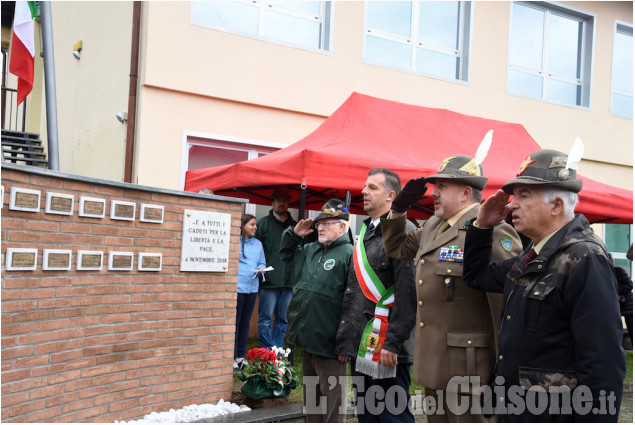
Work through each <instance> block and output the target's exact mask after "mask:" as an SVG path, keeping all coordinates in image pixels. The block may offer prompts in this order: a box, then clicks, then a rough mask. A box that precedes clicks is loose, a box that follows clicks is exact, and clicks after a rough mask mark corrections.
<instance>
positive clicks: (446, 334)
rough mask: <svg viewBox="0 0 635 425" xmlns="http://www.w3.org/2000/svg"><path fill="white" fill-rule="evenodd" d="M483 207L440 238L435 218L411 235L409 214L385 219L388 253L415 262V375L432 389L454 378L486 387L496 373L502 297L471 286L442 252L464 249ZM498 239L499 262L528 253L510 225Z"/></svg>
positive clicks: (496, 230) (497, 234)
mask: <svg viewBox="0 0 635 425" xmlns="http://www.w3.org/2000/svg"><path fill="white" fill-rule="evenodd" d="M479 209H480V205H474V207H473V208H470V209H469V210H468V211H466V212H465V213H464V214H463V216H461V218H460V219H459V220H458V221H457V222H456V223H454V225H453V226H451V227H450V228H448V229H447V230H446V231H445V232H443V233H442V234H441V235H440V236H439V237H436V234H437V230H438V228H439V227H440V225H441V223H442V220H441V219H439V218H438V217H435V216H432V217H431V218H430V219H429V220H428V221H427V222H425V223H424V225H423V226H422V227H421V228H419V229H414V230H412V231H410V232H408V233H406V231H405V229H406V217H405V216H401V217H396V218H392V219H382V220H381V227H382V229H383V236H384V247H385V249H386V254H388V255H389V256H390V257H393V258H399V259H404V260H405V259H410V260H414V262H415V285H416V288H417V321H416V323H415V361H414V367H413V369H412V374H413V376H414V378H415V379H416V381H417V383H418V384H419V385H423V386H425V387H426V388H431V389H443V390H445V389H446V386H447V384H448V382H449V381H450V379H452V378H453V377H454V376H479V377H480V380H481V381H480V383H481V384H482V385H486V384H487V383H488V382H489V381H490V379H491V378H492V375H493V371H494V364H495V361H496V329H497V328H498V323H499V320H500V319H499V317H500V310H501V303H502V297H501V296H500V294H489V293H485V292H482V291H478V290H474V289H471V288H468V287H467V285H465V284H464V283H463V262H462V261H458V260H457V259H452V257H450V258H448V257H445V254H444V253H443V252H442V248H448V250H452V249H453V248H454V247H456V248H457V249H460V250H463V248H464V246H465V230H464V224H465V223H466V221H468V220H470V219H472V218H474V217H476V215H477V214H478V211H479ZM435 237H436V239H435ZM494 238H495V241H496V242H495V245H494V249H493V251H492V260H493V261H500V260H505V259H507V258H512V257H515V256H516V255H518V254H519V253H520V252H521V251H522V244H521V241H520V238H519V237H518V235H517V234H516V232H515V231H514V229H513V228H512V227H511V226H510V225H509V224H506V223H500V224H499V225H497V226H496V227H495V228H494ZM444 251H445V250H444ZM442 259H445V261H444V260H442ZM458 259H460V257H459V258H458Z"/></svg>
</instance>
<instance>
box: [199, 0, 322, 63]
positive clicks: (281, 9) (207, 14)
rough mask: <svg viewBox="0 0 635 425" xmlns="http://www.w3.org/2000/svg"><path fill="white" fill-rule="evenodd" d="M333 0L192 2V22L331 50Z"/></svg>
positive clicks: (294, 44)
mask: <svg viewBox="0 0 635 425" xmlns="http://www.w3.org/2000/svg"><path fill="white" fill-rule="evenodd" d="M330 22H331V2H327V1H278V0H269V1H255V0H254V1H247V0H236V1H193V2H191V3H190V23H191V24H194V25H199V26H203V27H208V28H212V29H216V30H220V31H227V32H231V33H235V34H240V35H247V36H251V37H256V38H260V39H263V40H267V41H274V42H280V43H283V44H287V45H290V46H295V47H301V48H305V49H312V50H313V49H315V50H325V51H329V49H330V32H331V30H330Z"/></svg>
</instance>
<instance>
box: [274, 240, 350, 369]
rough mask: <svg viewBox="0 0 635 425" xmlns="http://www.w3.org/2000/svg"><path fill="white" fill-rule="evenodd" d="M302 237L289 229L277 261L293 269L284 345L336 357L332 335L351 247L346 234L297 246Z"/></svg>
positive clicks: (337, 316)
mask: <svg viewBox="0 0 635 425" xmlns="http://www.w3.org/2000/svg"><path fill="white" fill-rule="evenodd" d="M301 240H302V238H300V237H299V236H297V235H296V234H295V233H294V232H293V228H288V229H286V230H285V231H284V232H283V233H282V241H281V244H280V258H281V259H282V260H283V261H285V262H286V263H287V265H288V267H293V268H294V274H295V276H296V280H295V284H294V287H293V297H292V298H291V303H290V304H289V309H288V310H287V319H288V321H289V327H288V330H287V343H288V344H289V345H291V346H295V345H300V346H302V347H303V349H304V351H306V352H308V353H311V354H316V355H319V356H323V357H329V358H336V357H337V354H336V353H335V335H336V334H337V329H338V327H339V322H340V315H341V312H342V298H343V297H344V291H345V289H346V281H347V278H348V264H349V260H350V257H351V255H352V254H353V245H352V244H351V243H350V238H349V236H348V233H346V234H345V235H343V236H341V237H340V238H338V239H336V240H335V241H333V242H331V243H329V244H327V246H326V247H324V245H322V244H321V243H319V242H312V243H309V244H306V245H304V246H300V242H301Z"/></svg>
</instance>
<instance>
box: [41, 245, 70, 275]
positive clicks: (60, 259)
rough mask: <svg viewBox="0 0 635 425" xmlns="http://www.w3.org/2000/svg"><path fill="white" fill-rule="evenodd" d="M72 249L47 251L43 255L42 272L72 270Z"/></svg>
mask: <svg viewBox="0 0 635 425" xmlns="http://www.w3.org/2000/svg"><path fill="white" fill-rule="evenodd" d="M71 255H72V252H71V250H70V249H45V250H44V253H43V254H42V270H70V269H71Z"/></svg>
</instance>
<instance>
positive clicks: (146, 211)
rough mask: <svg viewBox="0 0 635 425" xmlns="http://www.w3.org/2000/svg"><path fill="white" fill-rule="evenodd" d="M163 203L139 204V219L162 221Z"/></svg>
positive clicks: (152, 221) (153, 221) (154, 221)
mask: <svg viewBox="0 0 635 425" xmlns="http://www.w3.org/2000/svg"><path fill="white" fill-rule="evenodd" d="M163 209H164V208H163V205H150V204H141V212H140V214H139V221H145V222H149V223H163Z"/></svg>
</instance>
